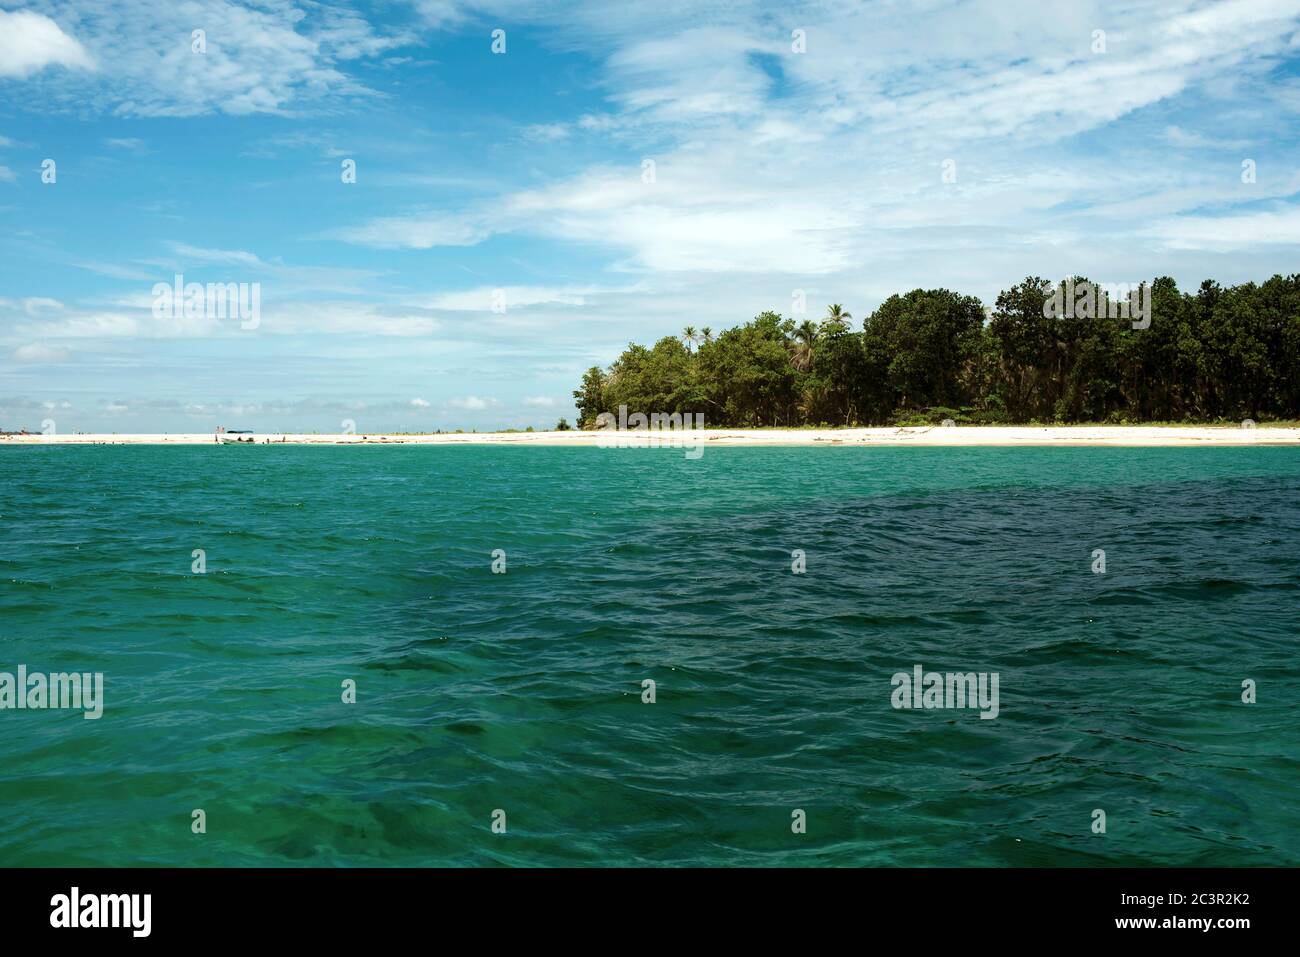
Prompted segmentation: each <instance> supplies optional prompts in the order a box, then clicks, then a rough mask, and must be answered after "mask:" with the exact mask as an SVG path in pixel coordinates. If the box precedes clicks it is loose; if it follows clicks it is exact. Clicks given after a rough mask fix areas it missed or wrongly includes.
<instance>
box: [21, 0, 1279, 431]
mask: <svg viewBox="0 0 1300 957" xmlns="http://www.w3.org/2000/svg"><path fill="white" fill-rule="evenodd" d="M196 29H201V30H203V31H204V35H205V40H206V48H205V51H204V52H201V53H199V52H195V51H194V50H193V40H192V35H193V31H194V30H196ZM494 30H504V31H505V52H504V53H494V52H493V51H492V32H493V31H494ZM793 31H802V36H803V37H804V38H805V39H804V50H803V52H796V51H795V49H794V46H795V45H796V44H795V43H794V40H793V39H792V38H793V36H794V33H793ZM1097 31H1104V50H1102V49H1100V44H1099V39H1098V34H1097ZM1298 68H1300V0H1214V2H1210V0H1207V2H1196V3H1171V2H1154V0H1151V2H1148V0H1128V2H1123V3H1105V2H1073V3H1066V4H1043V3H1041V0H1034V2H1021V0H974V2H971V0H966V2H914V3H864V4H860V5H850V4H845V3H838V2H837V3H825V4H822V3H810V4H799V3H757V2H755V3H722V2H713V3H710V2H692V3H685V2H678V0H656V2H653V3H633V2H629V3H618V4H613V3H594V2H593V3H582V4H570V3H564V2H556V0H549V2H531V0H507V2H503V3H491V2H488V3H461V2H458V0H413V2H406V0H386V2H376V3H370V4H346V3H333V2H330V3H314V2H301V0H300V2H281V0H263V2H249V3H242V4H241V3H232V2H225V0H185V2H178V3H169V4H157V3H153V2H137V0H56V2H48V3H47V2H37V3H14V2H12V0H0V426H3V427H6V428H10V427H24V426H25V427H27V428H29V429H37V428H39V427H40V423H41V421H42V420H44V419H47V418H49V419H53V420H54V421H55V422H56V423H57V429H58V431H60V432H68V431H117V432H149V431H209V430H211V429H212V428H213V427H215V426H216V425H226V426H228V427H244V428H254V429H257V430H259V431H275V430H316V431H337V430H338V429H339V427H340V423H341V422H342V421H343V420H344V419H351V420H353V421H355V422H356V424H357V428H358V430H360V431H380V430H433V429H438V428H442V429H454V428H467V429H468V428H479V429H484V428H496V427H523V426H526V425H534V426H537V427H549V426H551V425H553V424H554V422H555V420H556V419H557V418H558V417H559V416H561V415H565V416H568V417H569V418H570V420H572V417H573V407H572V400H571V392H572V390H573V389H574V388H575V387H576V385H577V383H578V380H579V378H580V376H581V374H582V371H583V370H584V369H585V368H587V367H588V366H590V365H593V364H600V365H604V364H607V363H608V362H609V361H610V360H612V359H613V358H614V357H615V356H616V355H617V354H618V352H619V351H620V349H621V348H622V347H623V346H624V345H626V343H627V342H628V341H629V340H637V341H652V340H653V339H656V338H658V337H659V336H662V335H666V334H674V333H677V332H679V331H680V330H681V328H682V327H683V326H685V325H688V324H689V325H694V326H696V327H701V326H712V327H713V328H714V329H715V330H716V329H721V328H723V327H725V326H729V325H734V324H736V323H738V322H742V321H744V320H746V319H748V318H750V317H752V316H753V315H755V314H756V313H758V312H760V311H762V310H764V309H775V310H777V311H779V312H782V313H784V314H786V315H789V314H791V312H792V307H793V302H794V299H795V291H796V290H803V291H804V293H805V295H806V299H807V303H808V310H809V312H810V313H811V314H813V315H814V316H817V315H820V314H821V313H822V312H824V309H825V306H826V304H828V303H831V302H842V303H844V304H845V305H846V306H847V307H848V308H849V309H850V310H851V311H852V312H853V314H854V316H855V317H857V319H859V320H860V319H862V318H864V317H865V316H866V315H868V314H869V313H870V312H871V310H872V309H873V308H875V306H876V305H878V304H879V303H880V301H881V300H882V299H884V298H885V297H886V296H888V295H889V294H891V293H893V292H904V291H906V290H908V289H911V288H914V287H917V286H925V287H934V286H945V287H948V288H953V289H958V290H960V291H962V292H968V293H972V294H975V295H979V296H981V297H982V298H984V300H985V301H986V302H991V301H992V299H993V297H994V296H996V294H997V292H998V290H999V289H1002V288H1005V287H1007V286H1008V285H1010V284H1011V283H1014V282H1016V281H1018V280H1019V279H1021V278H1023V277H1024V276H1026V275H1029V274H1034V275H1042V276H1048V277H1058V276H1065V275H1072V274H1085V275H1088V276H1090V277H1092V278H1093V279H1095V280H1097V281H1100V282H1117V283H1118V282H1137V281H1138V280H1140V279H1150V278H1152V277H1154V276H1156V275H1171V276H1173V277H1174V278H1176V279H1177V280H1178V281H1179V283H1180V285H1183V286H1184V287H1194V286H1195V285H1196V284H1197V283H1199V282H1200V281H1201V280H1202V279H1204V278H1210V277H1212V278H1215V279H1218V280H1220V281H1223V282H1240V281H1245V280H1250V279H1255V280H1262V279H1265V278H1267V277H1268V276H1270V275H1272V274H1274V273H1277V272H1282V273H1291V272H1295V271H1297V269H1300V258H1298V257H1297V255H1296V254H1297V251H1298V249H1300V204H1298V203H1297V199H1298V197H1300V161H1298V160H1300V151H1298V150H1297V134H1296V130H1297V128H1298V127H1300V122H1298V121H1300V69H1298ZM47 159H53V160H54V161H55V164H56V165H55V169H56V174H57V178H56V179H55V181H54V182H53V183H46V182H43V181H42V164H43V161H45V160H47ZM345 160H352V161H354V162H355V164H356V171H357V175H356V182H355V183H344V182H342V178H341V175H340V174H341V171H342V164H343V162H344V161H345ZM646 160H651V161H653V163H654V177H653V181H652V182H647V181H646V177H645V175H644V172H643V171H644V168H645V167H644V162H645V161H646ZM949 160H951V161H952V163H951V165H949V166H945V163H946V161H949ZM1246 161H1251V162H1253V164H1254V170H1255V176H1254V181H1253V182H1243V175H1242V171H1243V165H1242V164H1243V163H1245V162H1246ZM945 169H949V170H953V171H955V179H954V178H953V177H951V176H950V177H948V179H949V180H951V181H945V177H944V171H945ZM177 273H181V274H183V275H184V277H185V279H186V281H190V282H200V283H209V282H220V283H231V282H235V283H238V282H245V283H253V282H256V283H258V284H259V288H260V292H261V313H260V324H259V325H258V327H257V328H256V329H244V328H241V324H240V323H239V322H237V321H230V320H221V319H216V318H212V317H203V316H199V317H191V318H188V319H187V318H185V317H184V316H180V317H172V316H164V317H161V318H160V317H157V316H155V314H154V310H153V308H152V306H153V301H154V296H153V292H152V290H153V287H154V285H155V284H156V283H160V282H164V283H171V282H172V281H173V277H174V275H175V274H177ZM494 296H495V299H494ZM494 302H495V303H496V308H494ZM502 303H504V308H501V304H502Z"/></svg>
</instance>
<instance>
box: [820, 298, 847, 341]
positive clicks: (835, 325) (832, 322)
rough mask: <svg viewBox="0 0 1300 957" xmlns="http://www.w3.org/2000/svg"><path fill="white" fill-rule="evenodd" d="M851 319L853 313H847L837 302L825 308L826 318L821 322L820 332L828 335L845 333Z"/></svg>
mask: <svg viewBox="0 0 1300 957" xmlns="http://www.w3.org/2000/svg"><path fill="white" fill-rule="evenodd" d="M852 318H853V313H851V312H849V311H848V310H847V309H845V308H844V307H843V306H841V305H840V304H839V303H838V302H836V303H832V304H831V305H829V306H827V307H826V318H825V319H823V320H822V331H823V332H825V333H827V334H828V335H832V334H834V333H837V332H847V331H848V328H849V320H851V319H852Z"/></svg>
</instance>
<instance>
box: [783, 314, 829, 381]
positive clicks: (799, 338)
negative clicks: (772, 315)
mask: <svg viewBox="0 0 1300 957" xmlns="http://www.w3.org/2000/svg"><path fill="white" fill-rule="evenodd" d="M820 337H821V334H820V333H819V332H818V331H817V327H816V326H815V325H813V324H812V321H811V320H808V319H805V320H804V321H803V325H801V326H799V327H798V328H797V329H795V331H794V338H793V339H792V340H791V341H790V363H791V365H793V366H794V367H795V368H796V369H798V370H799V371H800V372H807V371H808V370H809V369H810V368H811V367H812V360H813V349H814V347H816V345H817V340H818V339H819V338H820Z"/></svg>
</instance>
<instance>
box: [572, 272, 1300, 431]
mask: <svg viewBox="0 0 1300 957" xmlns="http://www.w3.org/2000/svg"><path fill="white" fill-rule="evenodd" d="M1089 287H1090V284H1088V282H1087V280H1086V279H1084V278H1082V277H1074V278H1073V279H1072V280H1069V281H1068V282H1063V283H1057V284H1053V283H1051V282H1050V281H1048V280H1045V279H1041V278H1038V277H1034V276H1030V277H1028V278H1026V279H1025V280H1024V281H1023V282H1021V283H1018V284H1016V285H1014V286H1012V287H1011V288H1010V289H1006V290H1003V291H1002V292H1001V293H999V294H998V296H997V298H996V300H995V302H994V305H993V306H992V307H991V308H989V309H987V310H986V309H985V307H984V306H983V304H982V303H981V302H980V301H979V300H978V299H977V298H975V297H973V296H963V295H961V294H959V293H956V292H951V291H949V290H947V289H914V290H912V291H911V292H909V293H907V294H905V295H894V296H891V297H889V298H888V299H887V300H885V301H884V302H883V303H881V304H880V306H879V308H877V309H876V310H875V311H874V312H872V313H871V315H870V316H868V317H867V318H866V319H865V320H864V321H863V323H862V326H861V331H854V330H853V328H852V316H851V314H850V313H849V312H848V311H847V310H846V309H845V308H844V307H843V306H842V305H840V304H838V303H836V304H833V305H831V306H830V307H829V308H828V310H827V315H826V318H825V319H824V320H822V322H821V323H820V324H818V323H814V322H812V321H810V320H804V321H802V322H800V323H798V324H796V323H795V321H794V320H793V319H788V318H783V317H782V316H780V315H778V314H777V313H774V312H764V313H762V314H761V315H759V316H756V317H755V318H754V319H752V320H751V321H749V322H747V323H744V324H743V325H739V326H734V327H732V328H730V329H726V330H723V331H722V332H720V333H718V334H716V335H714V334H713V332H712V330H711V329H709V328H707V327H706V328H705V329H704V330H703V332H702V333H696V331H695V329H694V328H693V327H687V329H686V330H684V331H683V334H682V336H680V337H672V336H668V337H665V338H663V339H661V340H659V341H658V342H657V343H655V344H654V346H653V347H651V348H649V349H647V348H646V347H644V346H641V345H637V344H635V343H631V344H629V345H628V347H627V349H625V350H624V351H623V354H622V355H620V356H619V357H618V358H617V359H616V360H615V361H614V363H613V364H612V365H611V366H610V367H609V368H608V369H606V370H602V369H600V368H597V367H593V368H591V369H588V370H587V372H586V374H585V375H584V376H583V380H582V383H581V386H580V388H579V389H578V390H577V391H575V392H574V399H575V401H576V404H577V408H578V427H579V428H587V429H590V428H594V427H595V426H596V416H597V415H599V413H601V412H613V413H617V410H618V408H619V406H620V405H626V406H627V408H628V411H629V413H631V412H642V413H645V414H651V413H655V412H663V413H674V412H680V413H703V414H704V417H705V421H706V422H708V423H709V424H711V425H717V426H735V427H739V426H795V425H818V424H830V425H882V424H889V423H897V422H903V421H915V420H923V421H929V420H933V421H937V420H938V419H939V418H949V417H952V418H956V419H957V420H958V421H968V422H985V423H1017V422H1143V421H1187V422H1191V421H1221V420H1236V421H1240V420H1241V419H1245V418H1253V419H1257V420H1266V419H1276V418H1296V417H1297V416H1300V274H1296V275H1292V276H1287V277H1283V276H1274V277H1273V278H1272V279H1269V280H1268V281H1267V282H1264V283H1262V284H1256V283H1253V282H1252V283H1243V284H1241V285H1238V286H1229V287H1224V286H1220V285H1219V284H1218V283H1215V282H1212V281H1206V282H1204V283H1202V284H1201V286H1200V288H1198V289H1197V290H1196V291H1195V292H1180V291H1179V289H1178V287H1177V284H1176V283H1175V282H1174V280H1172V279H1170V278H1168V277H1162V278H1159V279H1156V280H1155V281H1154V282H1153V283H1152V284H1151V285H1150V286H1149V287H1145V289H1144V291H1145V292H1146V293H1147V294H1148V298H1147V300H1146V303H1147V311H1146V312H1145V313H1144V314H1143V315H1142V317H1141V318H1139V316H1138V315H1137V313H1136V311H1133V312H1125V310H1124V309H1119V310H1118V314H1117V309H1116V305H1117V301H1115V300H1113V299H1111V298H1109V297H1107V296H1105V295H1102V296H1100V297H1099V298H1098V300H1097V302H1096V303H1095V304H1086V303H1085V301H1084V300H1083V299H1080V300H1079V302H1080V306H1079V308H1077V309H1075V308H1073V303H1072V302H1070V301H1069V296H1070V295H1071V294H1073V293H1074V291H1075V290H1079V289H1086V288H1089ZM1091 288H1096V287H1091ZM1063 296H1064V301H1066V302H1067V306H1066V307H1065V308H1061V303H1062V301H1063ZM1124 304H1125V305H1128V302H1127V301H1125V302H1124ZM1134 305H1135V307H1136V303H1134Z"/></svg>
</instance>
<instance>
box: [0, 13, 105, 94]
mask: <svg viewBox="0 0 1300 957" xmlns="http://www.w3.org/2000/svg"><path fill="white" fill-rule="evenodd" d="M55 65H57V66H66V67H73V68H76V69H82V70H91V69H94V66H95V63H94V61H93V60H92V59H91V56H90V54H89V53H87V52H86V48H85V47H83V46H82V45H81V44H80V43H79V42H78V41H77V39H76V38H75V37H71V36H68V34H66V33H64V32H63V30H62V29H60V27H59V25H58V24H57V23H55V22H54V21H53V20H51V19H50V18H49V17H47V16H45V15H43V14H40V13H35V12H33V11H31V10H15V11H13V12H12V13H8V12H6V11H4V10H0V76H10V77H18V78H19V79H25V78H26V77H28V76H31V75H32V74H33V73H36V72H38V71H40V70H43V69H45V68H46V67H47V66H55Z"/></svg>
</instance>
